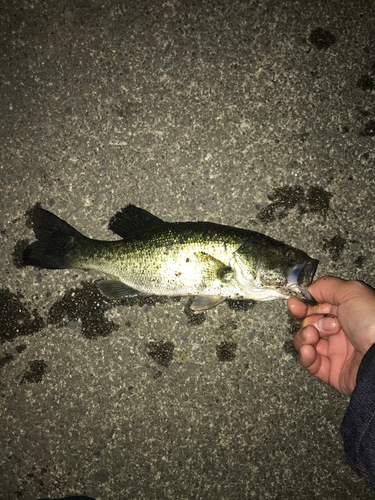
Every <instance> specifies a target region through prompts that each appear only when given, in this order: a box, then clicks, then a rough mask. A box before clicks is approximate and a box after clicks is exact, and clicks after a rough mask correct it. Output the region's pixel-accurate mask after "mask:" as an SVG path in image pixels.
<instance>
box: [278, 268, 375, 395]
mask: <svg viewBox="0 0 375 500" xmlns="http://www.w3.org/2000/svg"><path fill="white" fill-rule="evenodd" d="M309 292H310V294H311V295H312V296H313V297H314V299H315V300H316V301H317V304H316V305H314V306H308V305H307V304H304V303H303V302H301V301H300V300H298V299H296V298H291V299H289V301H288V309H289V311H290V312H291V313H292V314H293V316H294V317H295V318H299V319H302V318H303V321H302V324H301V329H300V330H299V331H298V332H297V333H296V334H295V336H294V345H295V347H296V349H297V351H298V352H299V355H298V359H299V362H300V363H301V365H302V366H303V367H304V368H306V370H308V371H309V372H310V373H311V374H312V375H314V377H317V378H319V379H320V380H322V381H323V382H325V383H326V384H328V385H331V386H332V387H334V388H335V389H337V390H338V391H340V392H341V393H342V394H345V395H347V396H350V394H351V393H352V391H353V389H354V387H355V385H356V377H357V372H358V368H359V365H360V363H361V361H362V358H363V356H364V354H365V353H366V352H367V350H368V349H369V348H370V347H371V346H372V344H374V343H375V291H374V290H373V289H372V288H370V287H369V286H367V285H364V284H363V283H360V282H359V281H345V280H342V279H339V278H333V277H331V276H324V277H322V278H319V279H318V280H317V281H316V282H315V283H313V284H312V285H311V286H310V287H309Z"/></svg>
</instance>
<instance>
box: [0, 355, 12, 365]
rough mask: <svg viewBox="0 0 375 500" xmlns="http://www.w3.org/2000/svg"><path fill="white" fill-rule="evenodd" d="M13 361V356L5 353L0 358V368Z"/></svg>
mask: <svg viewBox="0 0 375 500" xmlns="http://www.w3.org/2000/svg"><path fill="white" fill-rule="evenodd" d="M13 359H14V356H13V354H11V353H10V352H7V353H6V354H5V355H4V356H3V357H2V358H0V368H2V367H3V366H5V365H7V364H8V363H10V362H11V361H13Z"/></svg>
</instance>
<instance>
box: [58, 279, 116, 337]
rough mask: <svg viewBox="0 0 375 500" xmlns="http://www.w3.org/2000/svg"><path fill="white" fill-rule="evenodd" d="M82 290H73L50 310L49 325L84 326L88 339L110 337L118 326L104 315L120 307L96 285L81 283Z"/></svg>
mask: <svg viewBox="0 0 375 500" xmlns="http://www.w3.org/2000/svg"><path fill="white" fill-rule="evenodd" d="M81 285H82V286H81V287H80V288H71V289H70V290H68V291H66V292H65V294H64V297H63V298H62V299H60V300H58V301H57V302H55V304H54V305H53V306H52V307H51V308H50V310H49V312H48V323H50V324H53V325H58V326H65V325H66V324H67V323H68V322H69V321H72V322H79V323H80V324H82V335H83V336H84V337H86V338H88V339H96V338H98V337H108V335H109V334H110V333H112V332H113V331H114V330H117V329H118V325H117V324H116V323H114V322H113V321H109V320H108V319H106V318H105V317H104V313H105V312H106V311H108V310H110V309H112V308H113V307H116V306H118V305H119V302H118V301H114V300H113V301H110V300H107V299H106V298H105V297H104V296H103V295H102V294H101V293H100V291H99V290H98V288H97V286H96V284H95V283H88V282H83V281H82V282H81Z"/></svg>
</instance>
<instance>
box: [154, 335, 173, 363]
mask: <svg viewBox="0 0 375 500" xmlns="http://www.w3.org/2000/svg"><path fill="white" fill-rule="evenodd" d="M147 347H148V353H147V354H148V355H149V356H150V358H152V359H153V360H154V361H155V362H156V363H157V364H158V365H161V366H165V367H167V366H169V363H170V362H171V361H172V359H173V351H174V344H172V342H169V341H167V342H164V340H160V341H159V342H149V343H148V346H147Z"/></svg>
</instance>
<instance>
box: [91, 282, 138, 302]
mask: <svg viewBox="0 0 375 500" xmlns="http://www.w3.org/2000/svg"><path fill="white" fill-rule="evenodd" d="M97 285H98V288H99V290H100V291H101V293H102V294H103V295H105V296H106V297H108V298H109V299H117V300H118V299H124V298H132V297H142V296H143V297H144V296H146V295H147V293H144V292H141V291H139V290H135V288H131V287H130V286H128V285H125V283H123V282H122V281H119V280H102V281H98V283H97Z"/></svg>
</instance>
